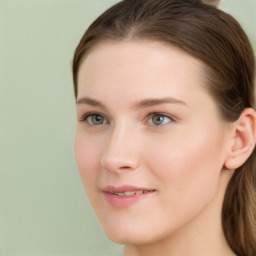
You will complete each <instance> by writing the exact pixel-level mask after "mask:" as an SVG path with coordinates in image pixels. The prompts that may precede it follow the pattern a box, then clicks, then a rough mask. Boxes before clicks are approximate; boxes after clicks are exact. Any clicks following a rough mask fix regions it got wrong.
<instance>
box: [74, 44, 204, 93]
mask: <svg viewBox="0 0 256 256" xmlns="http://www.w3.org/2000/svg"><path fill="white" fill-rule="evenodd" d="M203 66H204V64H203V63H202V62H201V61H200V60H198V59H196V58H194V57H192V56H190V55H189V54H187V53H186V52H184V51H182V50H180V49H178V48H176V47H173V46H170V45H167V44H164V43H161V42H153V41H143V40H140V41H121V42H102V43H100V44H98V45H97V46H96V47H95V48H93V49H92V51H91V52H90V53H89V54H88V56H87V57H86V58H85V59H84V60H83V62H82V64H81V66H80V69H79V72H78V97H79V95H82V96H87V95H88V94H89V95H90V94H92V95H93V96H94V94H97V95H100V94H102V96H103V97H104V96H107V95H108V92H109V90H112V89H114V90H115V94H118V93H120V95H122V94H126V95H131V96H132V97H136V96H138V97H139V95H141V94H147V96H159V97H160V96H161V97H162V96H163V95H161V94H166V92H169V93H170V94H172V95H170V96H173V97H180V96H184V94H186V93H187V92H188V91H195V89H196V90H199V91H200V90H201V91H204V93H205V90H204V88H203V87H204V86H203V85H204V82H203V79H202V77H203ZM149 94H152V95H149ZM179 94H180V95H179Z"/></svg>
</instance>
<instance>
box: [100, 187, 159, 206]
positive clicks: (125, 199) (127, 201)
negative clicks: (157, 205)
mask: <svg viewBox="0 0 256 256" xmlns="http://www.w3.org/2000/svg"><path fill="white" fill-rule="evenodd" d="M103 193H104V197H105V199H106V201H107V202H108V203H109V204H110V205H111V206H113V207H118V208H121V207H129V206H131V205H134V204H136V203H138V202H139V201H141V200H143V199H146V198H148V197H150V196H152V195H153V194H155V191H153V192H148V193H143V194H139V195H136V194H135V195H132V196H118V195H114V194H111V193H108V192H103Z"/></svg>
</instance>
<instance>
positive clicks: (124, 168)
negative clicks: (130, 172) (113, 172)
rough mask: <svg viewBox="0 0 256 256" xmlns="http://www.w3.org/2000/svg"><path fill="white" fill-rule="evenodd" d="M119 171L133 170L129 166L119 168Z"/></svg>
mask: <svg viewBox="0 0 256 256" xmlns="http://www.w3.org/2000/svg"><path fill="white" fill-rule="evenodd" d="M119 169H121V170H126V169H131V167H129V166H121V167H119Z"/></svg>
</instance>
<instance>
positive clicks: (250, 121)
mask: <svg viewBox="0 0 256 256" xmlns="http://www.w3.org/2000/svg"><path fill="white" fill-rule="evenodd" d="M232 131H233V132H232V143H231V147H230V152H229V155H228V157H227V159H226V161H225V167H226V168H227V169H230V170H235V169H237V168H239V167H240V166H241V165H243V163H244V162H245V161H246V160H247V159H248V158H249V156H250V155H251V153H252V151H253V150H254V148H255V143H256V112H255V110H253V109H252V108H246V109H245V110H244V111H243V112H242V113H241V115H240V118H239V119H238V120H237V121H236V122H234V127H233V129H232Z"/></svg>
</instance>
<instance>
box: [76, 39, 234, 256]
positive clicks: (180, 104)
mask: <svg viewBox="0 0 256 256" xmlns="http://www.w3.org/2000/svg"><path fill="white" fill-rule="evenodd" d="M202 70H203V64H202V63H201V62H200V61H199V60H197V59H195V58H193V57H192V56H190V55H188V54H186V53H184V52H183V51H181V50H179V49H176V48H174V47H171V46H167V45H164V44H162V43H159V42H151V41H123V42H116V43H114V42H104V43H100V44H99V45H97V46H96V47H95V48H94V49H93V50H92V51H91V52H90V53H89V55H88V56H87V57H86V58H85V60H84V61H83V62H82V64H81V67H80V69H79V73H78V98H77V102H78V103H77V120H78V121H77V128H76V136H75V145H74V148H75V157H76V161H77V165H78V169H79V171H80V175H81V178H82V181H83V184H84V187H85V190H86V192H87V195H88V198H89V200H90V202H91V205H92V207H93V209H94V211H95V213H96V215H97V217H98V219H99V221H100V223H101V225H102V227H103V229H104V231H105V233H106V235H107V236H108V237H109V238H110V239H111V240H112V241H114V242H117V243H120V244H125V245H126V247H125V255H126V256H130V255H133V256H134V255H135V256H136V255H147V256H150V255H162V256H165V255H166V256H167V255H168V256H176V255H177V256H178V255H179V256H183V255H184V256H185V255H186V256H187V255H193V256H195V255H196V256H201V255H204V256H205V255H209V256H210V255H211V256H215V255H216V256H217V255H218V256H220V255H225V256H228V255H234V254H233V252H232V251H231V249H230V248H229V247H228V245H227V243H226V240H225V238H224V235H223V230H222V226H221V208H222V202H223V197H224V193H225V189H226V186H227V183H228V181H229V180H230V178H231V176H232V174H233V171H232V170H227V169H226V168H224V163H225V161H226V159H227V158H228V156H229V154H230V148H231V143H232V139H231V135H230V130H231V128H232V126H231V124H229V123H227V122H225V121H223V120H222V119H221V117H220V115H219V113H218V110H217V107H216V104H215V102H214V100H213V99H212V97H211V96H210V95H209V93H208V92H207V90H206V89H205V85H204V82H203V79H202V76H203V71H202ZM85 97H86V98H90V99H93V100H94V101H88V100H87V101H85V100H82V99H84V98H85ZM163 98H164V99H166V98H168V99H169V100H170V98H171V101H170V102H157V101H154V102H153V101H150V102H149V103H148V104H145V100H148V99H158V100H159V99H163ZM173 99H175V100H173ZM165 101H166V100H165ZM143 103H144V104H143ZM152 113H154V114H153V115H152ZM156 113H160V114H161V118H162V121H163V123H161V124H159V123H157V124H156V122H155V120H156V119H154V117H155V118H156ZM88 114H89V115H90V114H94V115H98V116H97V117H98V118H101V119H100V120H101V121H103V123H102V124H98V123H97V124H96V123H95V122H92V121H93V120H94V119H92V116H89V117H88ZM86 116H87V118H86ZM93 117H95V116H93ZM108 185H112V186H116V187H118V186H122V185H132V186H136V187H145V188H153V189H155V190H156V191H155V192H154V193H152V195H151V196H148V197H147V198H145V199H143V200H141V201H139V202H138V203H136V204H134V205H132V206H129V207H123V208H117V207H113V206H111V205H110V204H109V203H108V202H107V201H106V200H105V198H104V195H103V193H102V189H103V188H104V187H105V186H108Z"/></svg>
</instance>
